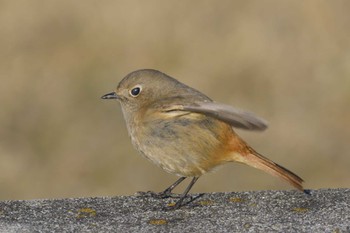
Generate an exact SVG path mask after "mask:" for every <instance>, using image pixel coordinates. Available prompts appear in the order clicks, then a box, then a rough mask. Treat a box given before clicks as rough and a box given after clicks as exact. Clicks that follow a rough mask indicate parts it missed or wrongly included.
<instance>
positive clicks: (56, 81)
mask: <svg viewBox="0 0 350 233" xmlns="http://www.w3.org/2000/svg"><path fill="white" fill-rule="evenodd" d="M349 10H350V2H349V1H345V0H344V1H340V0H339V1H322V0H320V1H292V0H290V1H278V0H266V1H258V0H257V1H229V0H226V1H214V0H206V1H199V0H198V1H191V2H185V1H175V0H173V1H155V0H151V1H96V0H85V1H83V2H82V1H36V0H34V1H26V0H18V1H9V0H8V1H0V77H1V85H0V104H1V108H0V199H36V198H64V197H82V196H114V195H130V194H133V193H135V192H136V191H141V190H143V191H146V190H154V191H161V190H163V189H164V188H166V187H167V186H168V185H170V184H171V183H172V182H174V181H175V180H176V179H177V177H175V176H173V175H170V174H167V173H165V172H164V171H162V170H161V169H160V168H158V167H156V166H154V165H153V164H151V163H149V162H148V161H146V160H145V159H143V158H142V157H141V156H139V155H138V154H137V152H136V151H135V150H134V149H133V147H132V145H131V143H130V140H129V137H128V135H127V131H126V127H125V124H124V120H123V117H122V112H121V109H120V106H119V104H118V103H117V102H114V101H103V100H101V99H100V97H101V96H102V95H103V94H105V93H108V92H111V91H113V89H114V88H115V87H116V85H117V84H118V82H119V81H120V80H121V79H122V78H123V77H124V76H125V75H126V74H128V73H129V72H131V71H133V70H136V69H140V68H153V69H159V70H161V71H163V72H165V73H166V74H169V75H170V76H173V77H175V78H177V79H178V80H180V81H181V82H184V83H186V84H188V85H190V86H193V87H195V88H197V89H199V90H200V91H202V92H204V93H206V94H207V95H208V96H210V97H211V98H213V99H214V100H216V101H219V102H223V103H226V104H230V105H232V106H236V107H239V108H242V109H246V110H249V111H252V112H255V113H256V114H257V115H259V116H261V117H263V118H265V119H266V120H268V121H269V123H270V127H269V128H268V130H266V131H265V132H262V133H254V132H245V131H241V130H239V131H238V133H239V134H240V135H241V136H242V137H243V138H244V139H245V140H246V141H248V142H249V144H250V145H252V146H253V148H255V149H256V150H257V151H259V152H260V153H261V154H263V155H265V156H267V157H269V158H270V159H272V160H274V161H276V162H278V163H279V164H281V165H283V166H285V167H287V168H288V169H290V170H292V171H294V172H295V173H297V174H298V175H300V176H301V177H303V178H304V179H305V181H306V183H305V187H306V188H311V189H319V188H338V187H348V188H349V187H350V169H349V165H350V158H349V153H350V152H349V151H350V143H349V139H350V123H349V120H350V29H349V25H350V14H349ZM187 184H188V183H186V184H184V185H182V186H181V188H179V189H176V191H177V192H182V191H183V189H182V188H184V186H185V185H187ZM290 188H291V187H289V186H288V185H286V184H284V182H282V181H281V180H279V179H277V178H274V177H271V176H269V175H267V174H265V173H263V172H261V171H258V170H255V169H253V168H249V167H246V166H244V165H241V164H228V165H225V166H223V167H221V169H218V170H217V171H215V172H213V173H211V174H207V175H205V176H203V177H202V178H201V179H200V180H199V182H198V183H197V184H196V185H195V187H194V189H193V190H192V192H217V191H243V190H262V189H290Z"/></svg>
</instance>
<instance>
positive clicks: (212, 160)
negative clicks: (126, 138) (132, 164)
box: [131, 118, 226, 176]
mask: <svg viewBox="0 0 350 233" xmlns="http://www.w3.org/2000/svg"><path fill="white" fill-rule="evenodd" d="M222 124H224V123H221V122H219V121H216V120H214V119H211V118H203V119H200V120H197V119H196V120H193V119H189V118H179V119H176V120H167V121H164V120H162V121H154V122H151V123H150V124H148V125H146V126H145V127H142V128H138V130H135V132H134V135H131V136H132V141H133V144H134V146H135V147H136V149H137V150H138V151H139V152H140V153H141V154H142V155H143V156H144V157H146V158H147V159H149V160H150V161H152V162H153V163H155V164H156V165H158V166H159V167H161V168H163V169H164V170H165V171H167V172H169V173H172V174H176V175H179V176H200V175H202V174H204V173H206V172H208V171H209V170H211V169H212V168H214V167H215V166H217V165H219V164H221V163H223V160H222V159H221V158H222V156H220V153H221V154H222V152H223V148H224V147H225V140H226V138H225V137H223V136H222V126H223V125H222ZM224 125H225V124H224Z"/></svg>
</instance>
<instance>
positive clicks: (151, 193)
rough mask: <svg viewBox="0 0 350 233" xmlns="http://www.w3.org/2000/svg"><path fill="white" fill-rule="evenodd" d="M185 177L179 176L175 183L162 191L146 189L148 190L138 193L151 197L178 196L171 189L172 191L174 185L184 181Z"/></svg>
mask: <svg viewBox="0 0 350 233" xmlns="http://www.w3.org/2000/svg"><path fill="white" fill-rule="evenodd" d="M186 178H187V177H181V178H180V179H178V180H177V181H176V182H175V183H173V184H172V185H170V186H169V187H168V188H167V189H165V190H164V191H163V192H160V193H156V192H152V191H148V192H138V194H139V195H142V196H150V197H153V198H161V199H163V198H168V197H178V195H177V194H173V193H172V192H171V191H173V189H174V188H175V187H176V186H178V185H179V184H180V183H181V182H182V181H184V180H185V179H186Z"/></svg>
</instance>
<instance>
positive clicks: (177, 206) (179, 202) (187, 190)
mask: <svg viewBox="0 0 350 233" xmlns="http://www.w3.org/2000/svg"><path fill="white" fill-rule="evenodd" d="M198 178H199V177H193V179H192V180H191V183H190V184H189V185H188V186H187V188H186V190H185V191H184V192H183V193H182V194H181V196H180V199H179V200H178V201H177V202H176V203H175V205H173V206H168V207H166V209H167V210H176V209H178V208H180V207H181V206H182V202H183V200H184V199H185V198H186V196H187V194H188V192H189V191H190V189H191V188H192V186H193V185H194V183H196V181H197V180H198Z"/></svg>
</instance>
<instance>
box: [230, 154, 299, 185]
mask: <svg viewBox="0 0 350 233" xmlns="http://www.w3.org/2000/svg"><path fill="white" fill-rule="evenodd" d="M237 157H239V158H237ZM234 160H235V161H238V162H242V163H244V164H247V165H249V166H251V167H254V168H257V169H260V170H262V171H265V172H267V173H269V174H271V175H273V176H277V177H280V178H282V179H283V180H285V181H287V182H288V183H289V184H291V185H292V186H294V187H295V188H297V189H299V190H300V191H304V189H303V185H302V183H303V182H304V181H303V179H302V178H300V177H299V176H298V175H296V174H294V173H293V172H291V171H289V170H288V169H286V168H284V167H282V166H280V165H278V164H277V163H275V162H273V161H271V160H269V159H268V158H266V157H264V156H262V155H260V154H259V153H257V152H256V151H254V150H253V149H251V148H249V153H246V154H245V155H244V156H237V154H236V156H235V159H234Z"/></svg>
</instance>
